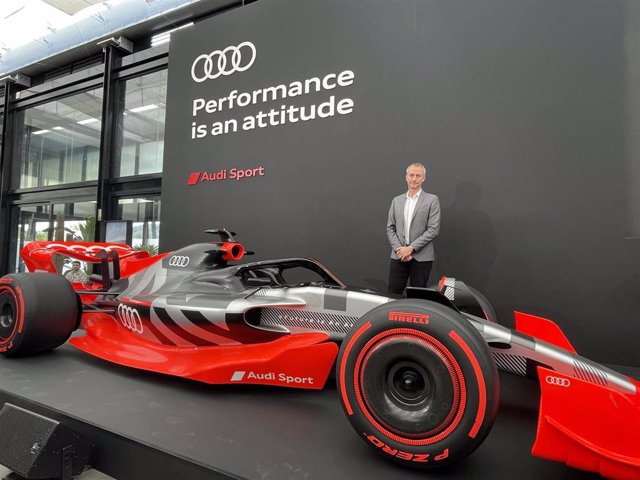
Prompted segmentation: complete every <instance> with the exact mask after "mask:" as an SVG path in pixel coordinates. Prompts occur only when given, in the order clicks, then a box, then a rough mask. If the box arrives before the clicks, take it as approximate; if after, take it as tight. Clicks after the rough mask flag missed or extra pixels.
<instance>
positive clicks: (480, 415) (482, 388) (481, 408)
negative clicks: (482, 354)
mask: <svg viewBox="0 0 640 480" xmlns="http://www.w3.org/2000/svg"><path fill="white" fill-rule="evenodd" d="M449 336H450V337H451V338H453V340H455V342H456V343H457V344H458V345H460V348H462V350H464V353H466V354H467V357H469V360H470V361H471V365H472V366H473V371H474V372H475V374H476V379H477V380H478V412H477V413H476V419H475V421H474V422H473V426H472V427H471V431H470V432H469V436H470V437H471V438H476V435H478V431H479V430H480V427H481V426H482V420H483V419H484V415H485V412H486V410H487V394H486V385H485V381H484V376H483V375H482V369H481V368H480V364H479V363H478V359H477V358H476V356H475V355H474V354H473V352H472V351H471V348H469V345H467V343H466V342H465V341H464V340H463V339H462V338H461V337H460V335H458V334H457V333H456V332H454V331H451V333H449Z"/></svg>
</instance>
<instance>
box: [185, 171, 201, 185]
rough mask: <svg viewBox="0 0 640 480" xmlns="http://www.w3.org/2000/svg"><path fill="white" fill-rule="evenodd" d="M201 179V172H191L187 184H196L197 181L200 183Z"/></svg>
mask: <svg viewBox="0 0 640 480" xmlns="http://www.w3.org/2000/svg"><path fill="white" fill-rule="evenodd" d="M199 179H200V172H191V175H189V179H188V180H187V185H195V184H196V183H198V180H199Z"/></svg>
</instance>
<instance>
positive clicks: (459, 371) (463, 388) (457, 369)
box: [353, 328, 467, 446]
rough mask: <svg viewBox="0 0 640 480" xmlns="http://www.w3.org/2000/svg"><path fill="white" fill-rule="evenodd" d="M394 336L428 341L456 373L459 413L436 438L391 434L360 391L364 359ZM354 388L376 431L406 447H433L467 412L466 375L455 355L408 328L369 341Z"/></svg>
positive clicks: (386, 332) (381, 334)
mask: <svg viewBox="0 0 640 480" xmlns="http://www.w3.org/2000/svg"><path fill="white" fill-rule="evenodd" d="M452 333H453V332H452ZM392 335H403V336H406V335H409V336H413V337H417V338H418V339H422V340H426V341H427V342H428V343H430V344H431V345H432V346H435V347H436V348H438V349H439V350H440V353H442V354H443V355H445V356H446V357H447V358H448V360H449V362H450V363H451V365H452V366H453V368H454V371H455V374H456V377H457V380H458V383H459V393H460V402H459V404H458V411H457V412H456V415H455V417H454V418H453V420H452V422H451V424H450V425H449V426H448V427H447V428H446V429H445V430H444V431H442V432H440V433H439V434H438V435H436V436H434V437H429V438H423V439H419V440H416V439H413V438H405V437H401V436H399V435H396V434H395V433H393V432H390V431H389V430H388V429H387V428H385V427H384V426H383V425H380V423H379V422H378V421H377V420H376V419H375V418H374V417H373V416H372V415H371V413H369V409H368V408H367V406H366V404H367V403H368V402H366V399H364V398H363V395H362V393H361V391H360V378H359V376H360V365H361V363H362V360H363V357H364V356H365V355H366V354H367V353H368V350H369V348H370V346H371V345H373V344H374V343H377V342H379V341H380V340H382V339H383V338H386V337H388V336H392ZM353 387H354V391H355V395H356V399H357V401H358V406H359V407H360V411H361V412H362V413H363V415H364V416H365V417H366V419H367V421H368V422H369V423H370V424H371V425H372V426H373V427H374V428H375V429H376V430H378V431H379V432H381V433H382V434H383V435H385V436H387V437H388V438H390V439H392V440H394V441H396V442H398V443H403V444H405V445H413V446H419V445H431V444H433V443H436V442H439V441H441V440H442V439H444V438H446V437H448V436H449V435H450V434H451V433H452V432H453V431H454V430H455V429H456V428H457V427H458V425H459V424H460V422H461V421H462V417H463V415H464V412H465V410H466V404H467V389H466V384H465V380H464V375H463V374H462V369H461V368H460V365H458V362H457V361H456V359H455V358H454V356H453V354H452V353H451V352H450V351H449V349H447V348H446V347H445V346H444V345H443V344H442V343H440V342H439V341H438V340H436V339H435V338H433V337H432V336H431V335H428V334H426V333H424V332H422V331H420V330H413V329H408V328H396V329H392V330H386V331H383V332H382V333H380V334H378V335H376V336H375V337H373V338H372V339H371V340H369V342H367V345H366V346H365V347H364V348H363V349H362V350H361V352H360V354H359V355H358V359H357V360H356V365H355V368H354V379H353Z"/></svg>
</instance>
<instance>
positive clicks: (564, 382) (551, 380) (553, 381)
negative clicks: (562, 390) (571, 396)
mask: <svg viewBox="0 0 640 480" xmlns="http://www.w3.org/2000/svg"><path fill="white" fill-rule="evenodd" d="M547 383H548V384H549V385H556V386H558V387H570V386H571V382H570V381H569V379H568V378H560V377H552V376H551V375H549V376H547Z"/></svg>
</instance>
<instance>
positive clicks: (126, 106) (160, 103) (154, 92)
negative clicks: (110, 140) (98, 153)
mask: <svg viewBox="0 0 640 480" xmlns="http://www.w3.org/2000/svg"><path fill="white" fill-rule="evenodd" d="M124 90H125V91H124V95H123V98H124V99H123V103H122V105H121V106H120V109H119V111H121V112H122V117H121V128H120V134H119V136H120V138H119V141H118V142H116V143H117V145H119V148H116V153H115V176H116V177H127V176H131V175H142V174H146V173H158V172H161V171H162V156H163V150H164V122H165V109H166V105H165V101H166V97H167V71H166V70H162V71H160V72H155V73H150V74H148V75H143V76H141V77H137V78H134V79H131V80H127V81H126V82H125V83H124Z"/></svg>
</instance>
